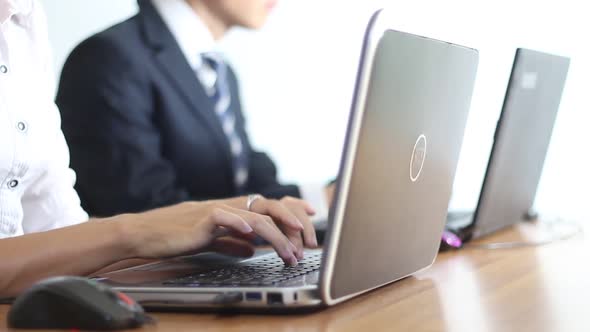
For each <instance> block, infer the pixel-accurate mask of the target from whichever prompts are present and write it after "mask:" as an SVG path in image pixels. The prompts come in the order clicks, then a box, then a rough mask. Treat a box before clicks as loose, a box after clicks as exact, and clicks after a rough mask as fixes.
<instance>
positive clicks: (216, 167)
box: [57, 0, 300, 216]
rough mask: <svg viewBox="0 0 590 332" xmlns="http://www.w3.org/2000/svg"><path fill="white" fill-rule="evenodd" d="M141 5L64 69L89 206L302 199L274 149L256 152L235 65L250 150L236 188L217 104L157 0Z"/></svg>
mask: <svg viewBox="0 0 590 332" xmlns="http://www.w3.org/2000/svg"><path fill="white" fill-rule="evenodd" d="M139 5H140V11H139V13H138V14H137V15H136V16H134V17H132V18H130V19H129V20H127V21H125V22H122V23H120V24H117V25H115V26H114V27H112V28H110V29H108V30H106V31H104V32H101V33H99V34H97V35H95V36H93V37H91V38H89V39H88V40H86V41H84V42H83V43H81V44H80V45H79V46H78V47H77V48H76V49H75V50H74V51H73V53H72V54H71V55H70V56H69V58H68V60H67V62H66V64H65V67H64V69H63V72H62V76H61V82H60V85H59V92H58V96H57V104H58V106H59V108H60V109H61V114H62V127H63V131H64V134H65V136H66V138H67V141H68V144H69V146H70V151H71V164H72V167H73V168H74V170H76V172H77V174H78V180H77V184H76V189H77V190H78V193H79V195H80V198H81V199H82V205H83V206H84V208H85V209H86V210H87V211H88V212H89V213H90V214H92V215H99V216H106V215H113V214H116V213H123V212H135V211H143V210H147V209H151V208H156V207H160V206H165V205H169V204H173V203H178V202H182V201H185V200H203V199H211V198H223V197H231V196H237V195H241V194H245V193H255V192H256V193H261V194H263V195H265V196H267V197H274V198H281V197H283V196H286V195H290V196H296V197H299V196H300V193H299V190H298V188H297V187H296V186H285V185H281V184H279V183H278V182H277V179H276V168H275V165H274V164H273V162H272V161H271V160H270V159H269V157H268V156H267V155H266V154H263V153H260V152H255V151H252V148H251V146H250V143H249V141H248V137H247V134H246V131H245V128H244V117H243V115H242V110H241V106H240V102H239V92H238V86H237V82H236V77H235V75H234V73H233V72H231V71H230V77H229V81H230V84H231V92H232V104H231V107H232V109H233V110H234V111H235V112H236V116H237V124H236V128H237V130H238V132H239V135H240V136H241V138H242V140H243V142H245V148H246V149H247V151H248V153H249V171H250V178H249V181H248V183H247V188H246V191H245V192H238V191H237V189H236V187H235V185H234V182H233V176H232V174H233V171H232V163H231V152H230V148H229V144H228V141H227V138H226V136H225V135H224V133H223V130H222V128H221V125H220V122H219V120H218V118H217V117H216V115H215V113H214V110H213V103H212V101H211V100H210V98H209V97H208V96H207V95H206V93H205V90H204V88H203V87H202V86H201V84H200V82H199V80H198V78H197V77H196V74H195V72H194V71H193V69H192V68H191V67H190V65H189V64H188V62H187V60H186V58H185V57H184V55H183V53H182V52H181V50H180V48H179V46H178V44H177V42H176V40H175V39H174V37H173V36H172V34H171V33H170V31H169V30H168V28H167V27H166V25H165V24H164V22H163V20H162V19H161V18H160V16H159V15H158V13H157V11H156V10H155V8H154V7H153V5H152V4H151V2H150V1H149V0H139Z"/></svg>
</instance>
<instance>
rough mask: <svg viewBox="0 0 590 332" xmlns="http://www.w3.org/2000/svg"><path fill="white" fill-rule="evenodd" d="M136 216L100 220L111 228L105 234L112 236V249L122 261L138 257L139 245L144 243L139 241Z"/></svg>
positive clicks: (124, 215) (118, 216)
mask: <svg viewBox="0 0 590 332" xmlns="http://www.w3.org/2000/svg"><path fill="white" fill-rule="evenodd" d="M134 216H135V214H121V215H117V216H114V217H110V218H106V219H101V220H100V222H101V223H104V225H105V226H106V227H108V228H109V229H108V231H107V232H106V233H104V234H109V235H110V237H111V240H112V244H113V245H112V248H113V249H114V250H115V251H116V254H117V256H119V259H120V260H124V259H131V258H137V257H138V252H139V249H140V247H139V245H140V244H141V242H142V241H141V239H139V235H140V232H138V231H137V227H135V226H134V225H135V223H134V222H133V220H134V218H135V217H134Z"/></svg>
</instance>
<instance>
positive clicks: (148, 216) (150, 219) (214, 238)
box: [117, 197, 317, 266]
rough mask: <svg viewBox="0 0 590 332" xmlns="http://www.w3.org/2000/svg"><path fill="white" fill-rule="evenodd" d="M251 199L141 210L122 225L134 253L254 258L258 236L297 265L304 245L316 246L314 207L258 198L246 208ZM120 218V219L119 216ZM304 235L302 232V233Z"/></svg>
mask: <svg viewBox="0 0 590 332" xmlns="http://www.w3.org/2000/svg"><path fill="white" fill-rule="evenodd" d="M246 201H247V198H245V197H239V198H234V199H227V200H217V201H208V202H188V203H182V204H179V205H176V206H173V207H168V208H162V209H158V210H154V211H150V212H146V213H141V214H129V215H125V216H121V218H120V219H122V217H124V218H125V222H121V223H120V224H121V227H122V228H123V229H126V232H125V231H124V233H125V234H128V235H129V236H128V237H127V238H128V239H129V242H130V246H131V250H132V251H133V254H134V257H138V258H162V257H170V256H179V255H186V254H193V253H198V252H202V251H217V252H220V253H224V254H230V255H237V256H245V257H247V256H249V255H252V254H253V253H254V246H253V244H252V242H251V241H252V240H253V239H254V238H255V237H256V235H258V236H260V237H262V238H263V239H264V240H266V241H268V242H269V243H270V245H271V246H272V247H273V248H274V249H275V251H276V252H277V254H278V255H279V257H280V258H281V259H282V260H283V262H284V263H285V264H287V265H290V266H295V265H297V263H298V260H300V259H303V247H304V246H307V247H316V246H317V240H316V239H315V231H314V229H313V225H312V222H311V220H310V218H309V216H310V215H312V214H313V209H311V207H309V205H308V204H307V203H306V202H304V201H302V200H299V199H295V198H285V199H283V200H282V201H277V200H271V199H264V198H261V199H258V200H256V202H254V204H252V205H251V206H250V211H248V209H247V204H246ZM120 219H117V220H120ZM302 234H303V235H302Z"/></svg>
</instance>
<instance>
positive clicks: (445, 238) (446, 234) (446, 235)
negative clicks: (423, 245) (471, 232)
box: [439, 229, 463, 251]
mask: <svg viewBox="0 0 590 332" xmlns="http://www.w3.org/2000/svg"><path fill="white" fill-rule="evenodd" d="M462 246H463V241H462V240H461V238H460V237H459V236H458V235H457V234H455V233H453V232H451V231H449V230H447V229H445V230H444V231H443V234H442V237H441V240H440V248H439V251H447V250H451V249H459V248H461V247H462Z"/></svg>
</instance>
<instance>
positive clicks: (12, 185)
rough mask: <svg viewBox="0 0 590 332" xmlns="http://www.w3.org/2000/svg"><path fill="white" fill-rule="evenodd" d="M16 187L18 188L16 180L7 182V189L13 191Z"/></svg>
mask: <svg viewBox="0 0 590 332" xmlns="http://www.w3.org/2000/svg"><path fill="white" fill-rule="evenodd" d="M16 187H18V180H10V182H8V188H10V189H14V188H16Z"/></svg>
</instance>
